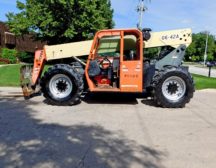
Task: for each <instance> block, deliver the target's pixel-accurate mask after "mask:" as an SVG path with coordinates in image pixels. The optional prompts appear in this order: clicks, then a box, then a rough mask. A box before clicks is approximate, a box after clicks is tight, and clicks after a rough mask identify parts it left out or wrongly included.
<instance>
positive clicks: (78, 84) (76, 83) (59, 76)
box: [41, 64, 84, 106]
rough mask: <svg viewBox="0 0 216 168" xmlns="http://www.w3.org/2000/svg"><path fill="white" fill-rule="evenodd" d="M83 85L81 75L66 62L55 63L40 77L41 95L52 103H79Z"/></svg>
mask: <svg viewBox="0 0 216 168" xmlns="http://www.w3.org/2000/svg"><path fill="white" fill-rule="evenodd" d="M83 87H84V84H83V78H82V75H81V74H79V73H78V72H77V71H76V70H75V69H74V68H73V67H71V66H70V65H66V64H57V65H55V66H53V67H51V68H49V69H48V71H47V72H46V73H45V74H44V76H43V78H42V79H41V90H42V92H43V95H44V97H45V98H46V99H47V101H48V103H49V104H52V105H61V106H62V105H75V104H77V103H79V102H80V96H81V94H82V91H83Z"/></svg>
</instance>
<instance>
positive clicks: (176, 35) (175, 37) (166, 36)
mask: <svg viewBox="0 0 216 168" xmlns="http://www.w3.org/2000/svg"><path fill="white" fill-rule="evenodd" d="M161 39H162V40H175V39H179V35H178V34H172V35H164V36H162V37H161Z"/></svg>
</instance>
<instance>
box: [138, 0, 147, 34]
mask: <svg viewBox="0 0 216 168" xmlns="http://www.w3.org/2000/svg"><path fill="white" fill-rule="evenodd" d="M146 10H147V8H146V7H145V5H144V0H140V2H139V5H138V6H137V12H138V13H139V15H140V16H139V23H138V24H137V28H138V29H140V30H141V29H142V20H143V14H144V12H145V11H146Z"/></svg>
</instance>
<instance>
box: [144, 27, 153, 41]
mask: <svg viewBox="0 0 216 168" xmlns="http://www.w3.org/2000/svg"><path fill="white" fill-rule="evenodd" d="M151 31H152V30H151V29H150V28H144V29H142V33H143V40H144V41H148V40H149V39H150V38H151V34H150V32H151Z"/></svg>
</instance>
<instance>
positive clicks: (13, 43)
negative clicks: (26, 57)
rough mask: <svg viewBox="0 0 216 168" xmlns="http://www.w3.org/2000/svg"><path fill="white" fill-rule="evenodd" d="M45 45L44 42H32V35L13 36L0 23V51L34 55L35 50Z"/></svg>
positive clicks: (4, 25) (3, 24) (6, 27)
mask: <svg viewBox="0 0 216 168" xmlns="http://www.w3.org/2000/svg"><path fill="white" fill-rule="evenodd" d="M45 44H46V42H41V41H36V40H34V39H33V38H32V35H23V36H19V37H17V36H15V35H14V34H13V33H11V32H10V31H9V28H8V26H7V25H6V24H5V23H4V22H1V21H0V50H1V48H9V49H16V50H17V51H25V52H31V53H34V51H35V50H36V49H42V48H43V46H44V45H45Z"/></svg>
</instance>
